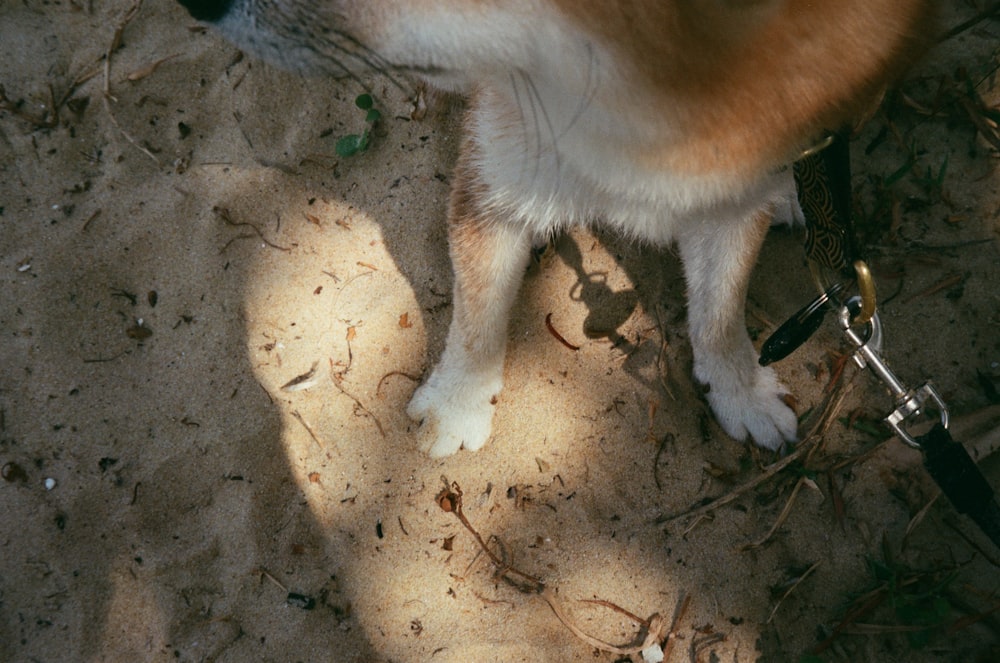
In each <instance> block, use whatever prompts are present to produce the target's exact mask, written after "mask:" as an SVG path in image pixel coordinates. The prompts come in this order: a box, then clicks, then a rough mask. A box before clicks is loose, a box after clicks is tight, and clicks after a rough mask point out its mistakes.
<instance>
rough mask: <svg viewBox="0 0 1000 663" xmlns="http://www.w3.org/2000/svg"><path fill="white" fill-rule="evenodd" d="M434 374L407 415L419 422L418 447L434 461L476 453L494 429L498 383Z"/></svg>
mask: <svg viewBox="0 0 1000 663" xmlns="http://www.w3.org/2000/svg"><path fill="white" fill-rule="evenodd" d="M442 373H443V372H442V371H440V370H439V371H435V372H434V373H433V374H432V375H431V377H430V379H429V380H427V382H426V383H425V384H424V385H422V386H421V387H420V388H419V389H417V391H416V392H415V393H414V394H413V398H412V399H411V400H410V404H409V406H407V408H406V413H407V414H408V415H409V416H410V418H411V419H413V420H414V421H418V422H420V430H419V431H418V433H417V447H418V448H419V449H420V450H421V451H423V452H424V453H426V454H428V455H429V456H430V457H431V458H443V457H445V456H451V455H452V454H454V453H455V452H456V451H458V450H459V449H467V450H469V451H476V450H478V449H479V448H481V447H482V446H483V445H484V444H486V440H488V439H489V437H490V431H491V429H492V427H493V410H494V403H496V397H497V394H498V393H499V392H500V387H501V385H500V381H499V380H476V379H474V378H473V379H470V376H464V378H465V379H460V380H449V379H448V378H447V376H445V375H443V374H442Z"/></svg>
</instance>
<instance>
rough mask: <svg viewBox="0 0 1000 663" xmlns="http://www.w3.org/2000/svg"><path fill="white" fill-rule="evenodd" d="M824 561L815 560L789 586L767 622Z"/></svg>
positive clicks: (769, 621)
mask: <svg viewBox="0 0 1000 663" xmlns="http://www.w3.org/2000/svg"><path fill="white" fill-rule="evenodd" d="M822 562H823V560H820V561H818V562H815V563H814V564H813V565H812V566H810V567H809V568H808V569H806V571H805V573H803V574H802V575H801V576H799V577H798V579H797V580H796V581H795V582H794V583H793V584H792V586H791V587H789V588H788V590H787V591H786V592H785V593H784V594H782V595H781V598H780V599H778V602H777V603H775V604H774V608H773V609H772V610H771V614H770V616H769V617H768V618H767V623H768V624H770V623H771V621H772V620H773V619H774V615H775V614H777V612H778V608H780V607H781V604H782V603H783V602H784V601H785V599H787V598H788V597H789V596H791V594H792V592H794V591H795V590H796V588H798V586H799V585H801V584H802V583H803V581H805V579H806V578H808V577H809V576H810V575H812V572H813V571H815V570H816V569H817V568H818V567H819V565H820V564H821V563H822Z"/></svg>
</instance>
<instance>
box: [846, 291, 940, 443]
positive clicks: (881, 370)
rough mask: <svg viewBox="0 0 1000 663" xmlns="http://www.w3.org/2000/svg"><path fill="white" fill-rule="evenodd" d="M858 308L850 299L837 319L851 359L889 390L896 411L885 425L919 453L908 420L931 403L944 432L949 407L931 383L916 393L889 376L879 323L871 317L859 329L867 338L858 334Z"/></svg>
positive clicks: (858, 303)
mask: <svg viewBox="0 0 1000 663" xmlns="http://www.w3.org/2000/svg"><path fill="white" fill-rule="evenodd" d="M861 307H862V302H861V297H857V296H856V297H851V298H850V299H849V300H848V301H847V303H846V305H845V306H843V307H842V308H841V309H840V316H839V321H840V327H841V329H843V330H844V334H845V335H846V336H847V338H848V339H849V340H850V341H851V342H852V343H853V344H854V345H856V346H857V350H855V352H854V355H853V359H854V362H855V363H856V364H857V365H858V366H859V367H860V368H870V369H872V372H873V373H875V376H876V377H878V379H879V380H880V381H881V382H882V384H884V385H885V386H886V387H887V388H888V389H889V393H890V394H891V395H892V399H893V402H894V403H895V406H896V408H895V409H894V410H893V411H892V412H890V413H889V415H888V416H886V418H885V422H886V423H887V424H889V427H890V428H892V430H893V431H894V432H895V433H896V434H897V435H898V436H899V438H900V439H901V440H903V442H905V443H906V444H908V445H909V446H911V447H913V448H915V449H920V444H919V443H918V442H917V441H916V439H914V437H913V436H912V435H910V433H909V432H907V430H906V428H905V424H906V422H907V420H908V419H910V418H911V417H915V416H919V415H920V414H922V413H923V412H924V408H925V407H926V405H927V404H928V403H931V404H933V405H934V406H935V407H937V409H938V411H939V413H940V414H939V416H940V420H941V425H942V426H944V428H946V429H947V428H948V406H947V404H946V403H945V402H944V399H942V398H941V395H940V394H939V393H938V392H937V390H936V389H935V388H934V385H932V384H931V383H930V382H924V383H923V384H922V385H920V386H919V387H917V388H916V389H909V388H908V387H907V386H906V385H905V384H903V383H902V381H900V379H899V378H898V377H896V374H895V373H893V372H892V369H890V368H889V366H888V364H886V362H885V359H883V357H882V341H883V339H882V323H881V321H880V320H879V317H878V313H872V315H871V318H870V319H869V320H868V321H867V322H866V323H865V324H864V325H861V326H863V327H866V328H867V330H868V331H867V334H866V335H862V334H859V333H858V331H857V330H856V329H855V326H858V325H857V321H856V320H855V319H854V318H855V315H856V313H857V312H858V311H860V310H861ZM852 311H853V313H852Z"/></svg>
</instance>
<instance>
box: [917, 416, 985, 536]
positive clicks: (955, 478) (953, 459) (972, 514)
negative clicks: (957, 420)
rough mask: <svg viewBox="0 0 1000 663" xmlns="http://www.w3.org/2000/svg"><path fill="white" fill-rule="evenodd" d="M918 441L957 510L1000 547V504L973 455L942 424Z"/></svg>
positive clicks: (930, 469)
mask: <svg viewBox="0 0 1000 663" xmlns="http://www.w3.org/2000/svg"><path fill="white" fill-rule="evenodd" d="M916 441H917V443H918V444H919V445H920V448H921V450H922V451H923V452H924V467H925V468H927V472H928V473H929V474H930V475H931V477H932V478H933V479H934V481H935V482H936V483H937V485H938V486H939V487H940V488H941V492H943V493H944V494H945V496H946V497H947V498H948V499H949V500H951V503H952V504H953V505H954V507H955V510H956V511H958V512H959V513H964V514H966V515H967V516H969V518H971V519H972V520H974V521H975V523H976V524H977V525H979V527H980V529H982V530H983V533H984V534H986V536H988V537H990V539H991V540H992V541H993V543H994V544H995V545H996V546H997V547H998V548H1000V505H998V504H997V501H996V500H995V499H994V498H993V489H992V488H991V487H990V484H989V483H987V481H986V478H985V477H984V476H983V474H982V472H980V471H979V468H978V467H977V466H976V463H975V461H973V460H972V457H971V456H969V452H968V451H966V450H965V447H964V446H962V445H961V444H959V443H957V442H955V441H954V440H952V438H951V434H950V433H949V432H948V429H947V428H945V427H944V426H942V425H941V423H940V422H939V423H937V424H935V426H934V428H932V429H931V430H930V431H928V432H927V433H926V434H925V435H921V436H919V437H917V438H916Z"/></svg>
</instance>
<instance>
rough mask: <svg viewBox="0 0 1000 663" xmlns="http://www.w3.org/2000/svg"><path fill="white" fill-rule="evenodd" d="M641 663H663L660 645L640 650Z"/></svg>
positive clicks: (652, 645) (654, 644)
mask: <svg viewBox="0 0 1000 663" xmlns="http://www.w3.org/2000/svg"><path fill="white" fill-rule="evenodd" d="M642 660H643V663H663V650H662V649H661V648H660V645H659V644H657V643H655V642H654V643H653V644H651V645H650V646H648V647H646V648H645V649H643V650H642Z"/></svg>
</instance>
